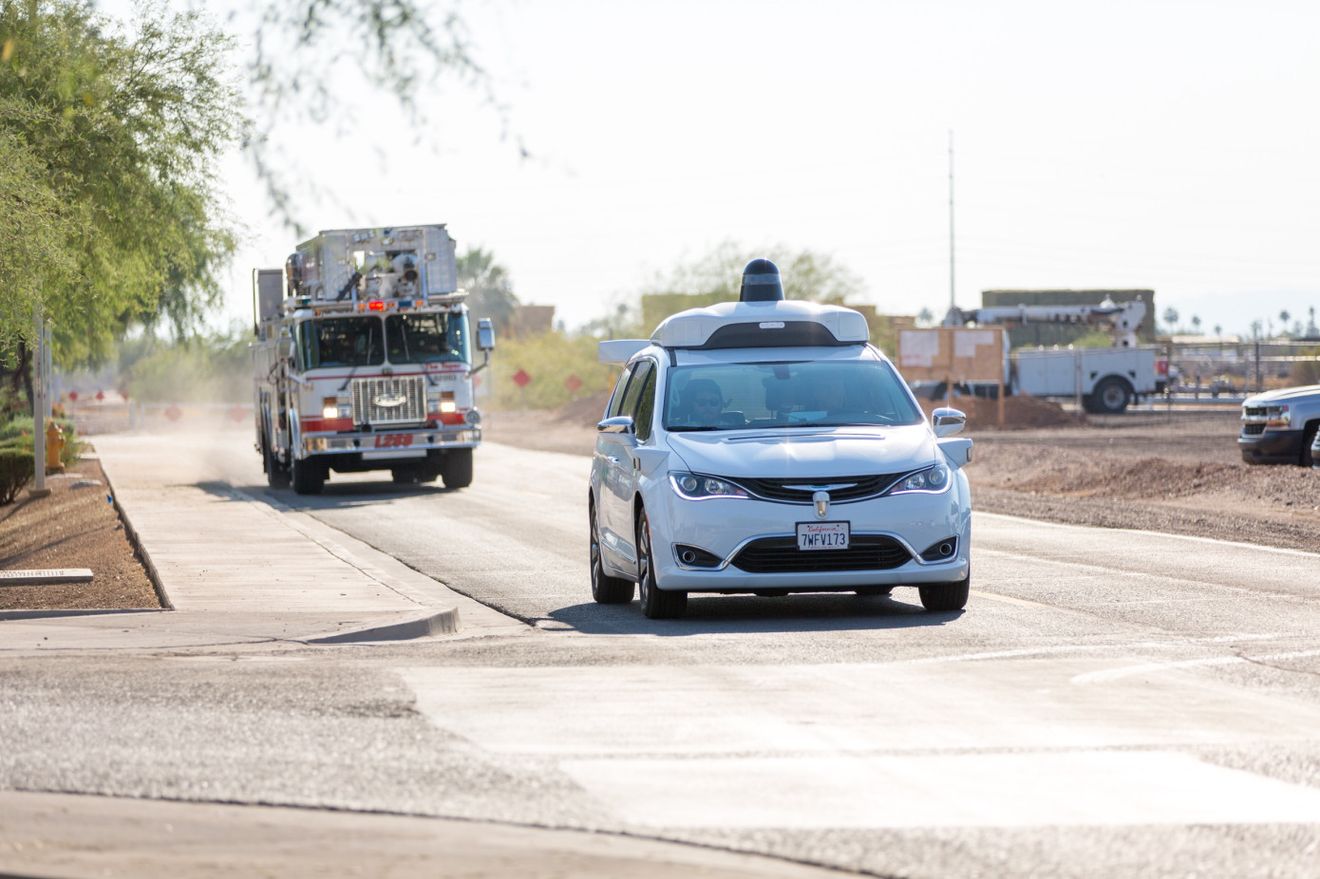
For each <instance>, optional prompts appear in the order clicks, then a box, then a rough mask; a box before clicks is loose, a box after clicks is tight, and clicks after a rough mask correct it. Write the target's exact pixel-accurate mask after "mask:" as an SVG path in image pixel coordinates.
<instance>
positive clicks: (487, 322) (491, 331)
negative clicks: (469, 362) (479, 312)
mask: <svg viewBox="0 0 1320 879" xmlns="http://www.w3.org/2000/svg"><path fill="white" fill-rule="evenodd" d="M477 347H478V348H480V349H481V350H482V351H494V350H495V324H494V323H492V322H491V319H490V318H488V317H483V318H482V319H481V320H479V321H477Z"/></svg>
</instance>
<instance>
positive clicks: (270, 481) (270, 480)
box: [261, 443, 289, 488]
mask: <svg viewBox="0 0 1320 879" xmlns="http://www.w3.org/2000/svg"><path fill="white" fill-rule="evenodd" d="M261 466H262V469H263V470H265V471H266V484H267V485H269V486H270V487H271V488H288V487H289V471H288V470H286V469H285V468H284V465H283V464H281V463H280V462H279V460H278V459H277V458H276V457H275V456H274V455H272V454H271V453H270V449H269V448H268V447H267V446H266V444H265V443H262V444H261Z"/></svg>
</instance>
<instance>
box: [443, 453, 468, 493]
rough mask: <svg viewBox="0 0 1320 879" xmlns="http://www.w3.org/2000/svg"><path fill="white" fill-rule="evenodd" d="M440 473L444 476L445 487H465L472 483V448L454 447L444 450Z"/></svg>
mask: <svg viewBox="0 0 1320 879" xmlns="http://www.w3.org/2000/svg"><path fill="white" fill-rule="evenodd" d="M440 475H441V476H443V477H444V480H445V488H467V487H468V486H469V485H471V484H472V450H471V449H454V450H452V451H449V452H445V460H444V462H443V463H442V464H441V465H440Z"/></svg>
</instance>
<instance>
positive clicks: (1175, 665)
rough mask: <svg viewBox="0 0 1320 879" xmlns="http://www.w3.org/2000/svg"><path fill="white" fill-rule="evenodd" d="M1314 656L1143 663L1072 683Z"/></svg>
mask: <svg viewBox="0 0 1320 879" xmlns="http://www.w3.org/2000/svg"><path fill="white" fill-rule="evenodd" d="M1312 656H1320V650H1292V651H1289V652H1287V653H1263V654H1261V655H1259V656H1211V657H1206V658H1205V659H1182V660H1178V661H1176V662H1143V663H1141V664H1140V665H1127V666H1123V667H1122V668H1111V669H1105V670H1103V671H1092V672H1087V673H1085V674H1080V675H1077V676H1076V677H1074V678H1073V679H1072V681H1071V683H1074V684H1080V685H1086V684H1107V683H1109V682H1111V681H1118V680H1122V679H1123V678H1130V677H1133V676H1135V675H1146V674H1159V673H1161V672H1166V671H1178V670H1179V669H1184V668H1202V667H1210V666H1215V665H1237V664H1239V663H1248V662H1278V661H1280V660H1284V659H1306V658H1309V657H1312Z"/></svg>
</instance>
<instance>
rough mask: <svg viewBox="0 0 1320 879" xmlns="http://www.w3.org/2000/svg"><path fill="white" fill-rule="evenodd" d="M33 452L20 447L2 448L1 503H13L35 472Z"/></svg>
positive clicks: (0, 466) (0, 451)
mask: <svg viewBox="0 0 1320 879" xmlns="http://www.w3.org/2000/svg"><path fill="white" fill-rule="evenodd" d="M35 466H36V465H35V463H34V462H33V460H32V453H31V452H29V451H24V450H20V449H0V504H9V503H13V501H14V498H16V497H18V493H19V492H20V491H22V490H23V486H25V485H27V484H28V480H30V479H31V478H32V475H33V473H34V472H35V469H34V468H35Z"/></svg>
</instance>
